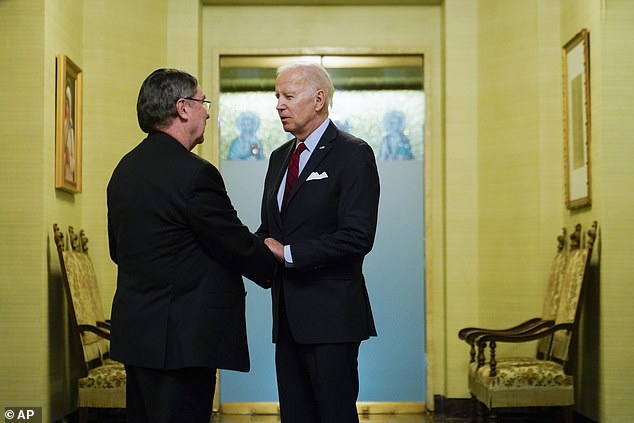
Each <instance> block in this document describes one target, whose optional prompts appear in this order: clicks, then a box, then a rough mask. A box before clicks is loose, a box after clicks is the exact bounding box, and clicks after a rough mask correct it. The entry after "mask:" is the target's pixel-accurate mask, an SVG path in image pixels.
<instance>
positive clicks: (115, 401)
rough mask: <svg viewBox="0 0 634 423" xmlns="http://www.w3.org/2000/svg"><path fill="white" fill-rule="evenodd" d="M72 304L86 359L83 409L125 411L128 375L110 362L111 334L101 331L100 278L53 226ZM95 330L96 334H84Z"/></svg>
mask: <svg viewBox="0 0 634 423" xmlns="http://www.w3.org/2000/svg"><path fill="white" fill-rule="evenodd" d="M53 231H54V233H55V242H56V244H57V250H58V255H59V259H60V266H61V269H62V273H63V275H62V276H63V279H64V282H65V284H66V293H67V295H68V297H69V298H68V301H69V304H70V306H71V308H72V310H73V312H74V315H75V321H76V323H77V326H78V333H79V336H80V340H81V345H82V348H83V356H84V363H85V367H84V375H85V376H84V377H81V378H80V379H79V381H78V406H79V407H80V408H85V407H95V408H125V387H126V373H125V368H124V366H123V364H121V363H119V362H117V361H114V360H112V359H110V358H108V355H109V352H110V341H109V331H108V330H103V329H101V328H99V327H98V325H97V322H100V321H102V320H103V312H102V310H101V304H100V302H101V299H100V298H99V297H97V298H95V296H94V295H93V294H94V290H95V289H98V286H99V285H98V284H97V276H96V274H95V269H94V267H93V264H92V261H91V260H90V257H89V256H88V254H87V253H86V252H84V251H79V250H77V251H66V250H65V245H64V237H63V234H62V233H61V231H60V230H59V227H58V226H57V225H54V226H53ZM83 327H91V328H94V329H95V332H97V333H94V332H91V331H90V330H83V329H82V328H83Z"/></svg>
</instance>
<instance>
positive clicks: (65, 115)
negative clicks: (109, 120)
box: [55, 54, 83, 193]
mask: <svg viewBox="0 0 634 423" xmlns="http://www.w3.org/2000/svg"><path fill="white" fill-rule="evenodd" d="M82 83H83V74H82V71H81V69H80V68H79V67H78V66H77V65H76V64H75V63H73V61H72V60H70V59H69V58H68V57H67V56H65V55H63V54H60V55H58V56H57V80H56V103H55V109H56V111H55V188H58V189H61V190H64V191H67V192H70V193H77V192H81V180H82V91H83V86H82Z"/></svg>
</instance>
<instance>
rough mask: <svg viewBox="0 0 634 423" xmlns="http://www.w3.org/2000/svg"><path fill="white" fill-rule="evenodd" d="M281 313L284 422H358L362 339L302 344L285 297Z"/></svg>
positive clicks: (279, 345) (279, 380)
mask: <svg viewBox="0 0 634 423" xmlns="http://www.w3.org/2000/svg"><path fill="white" fill-rule="evenodd" d="M280 296H283V295H282V294H281V295H280ZM279 313H280V328H279V330H280V332H279V338H278V341H277V343H276V347H275V365H276V370H277V387H278V394H279V400H280V417H281V422H282V423H357V422H358V421H359V417H358V414H357V407H356V401H357V397H358V395H359V375H358V364H357V363H358V362H357V357H358V353H359V345H360V342H349V343H335V344H298V343H297V342H295V340H294V339H293V336H292V334H291V331H290V328H289V325H288V319H287V316H286V311H285V307H284V302H283V301H281V304H280V311H279Z"/></svg>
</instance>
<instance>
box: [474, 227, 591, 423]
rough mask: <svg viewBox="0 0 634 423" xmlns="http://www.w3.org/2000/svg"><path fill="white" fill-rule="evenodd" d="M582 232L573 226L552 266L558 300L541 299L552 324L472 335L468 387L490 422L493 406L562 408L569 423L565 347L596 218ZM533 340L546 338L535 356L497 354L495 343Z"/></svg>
mask: <svg viewBox="0 0 634 423" xmlns="http://www.w3.org/2000/svg"><path fill="white" fill-rule="evenodd" d="M581 234H582V232H581V225H577V226H576V228H575V231H574V232H573V234H572V235H571V242H570V249H569V251H568V252H567V257H566V258H565V260H563V262H564V263H565V265H563V267H558V266H556V268H555V269H554V270H557V272H560V273H559V275H558V278H559V284H560V286H559V288H558V289H557V291H558V295H557V297H556V298H558V301H556V302H550V304H549V301H547V300H545V309H546V308H549V307H550V310H556V314H555V318H554V323H549V322H548V321H547V320H543V321H542V324H534V325H533V326H532V327H531V328H527V329H525V330H521V331H513V330H506V331H495V330H489V331H486V330H483V331H481V332H480V333H477V334H476V335H475V339H474V342H475V344H476V345H477V347H478V357H477V361H476V362H472V363H470V367H469V378H468V381H469V391H470V392H471V395H472V396H473V398H474V399H476V400H477V401H478V405H479V407H478V410H479V411H486V412H487V414H488V417H489V419H491V420H495V417H496V410H497V409H508V408H517V407H522V408H523V407H552V406H557V407H564V410H565V419H566V421H570V422H571V421H572V405H574V385H573V377H572V375H571V374H570V373H569V369H568V368H567V363H568V349H569V345H570V340H571V337H572V336H573V335H574V333H575V330H576V327H577V323H578V320H579V311H580V307H579V305H580V303H581V299H582V293H583V292H582V291H583V290H582V288H583V282H584V279H585V275H586V270H587V268H588V265H589V262H590V258H591V254H592V248H593V245H594V243H595V240H596V236H597V224H596V222H595V223H594V225H593V227H592V228H591V229H590V230H589V231H588V233H587V239H586V242H585V245H582V244H583V242H582V241H583V240H582V239H581V238H582V235H581ZM556 264H557V260H555V263H554V265H556ZM560 264H561V263H560ZM552 277H553V275H552V274H551V283H552ZM550 286H551V284H549V287H550ZM553 303H557V305H556V306H555V305H554V304H553ZM546 311H547V310H545V316H546ZM472 333H473V332H472ZM535 340H547V341H546V342H542V343H540V344H538V351H537V354H536V356H535V357H504V358H498V357H497V356H496V346H497V343H499V342H513V343H518V342H529V341H535ZM487 348H488V361H486V355H487V354H486V352H487Z"/></svg>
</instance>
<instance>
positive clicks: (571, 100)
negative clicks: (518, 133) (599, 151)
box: [562, 29, 592, 210]
mask: <svg viewBox="0 0 634 423" xmlns="http://www.w3.org/2000/svg"><path fill="white" fill-rule="evenodd" d="M589 57H590V56H589V34H588V31H587V30H586V29H582V30H581V31H579V33H577V34H576V35H575V36H574V37H573V38H572V39H571V40H570V41H568V42H567V43H566V44H565V45H564V47H563V50H562V60H563V100H564V103H563V113H564V121H563V127H564V170H565V172H564V183H565V194H566V207H567V208H568V209H571V210H572V209H577V208H581V207H589V206H590V205H591V204H592V190H591V167H590V137H591V120H590V110H591V109H590V60H589Z"/></svg>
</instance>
